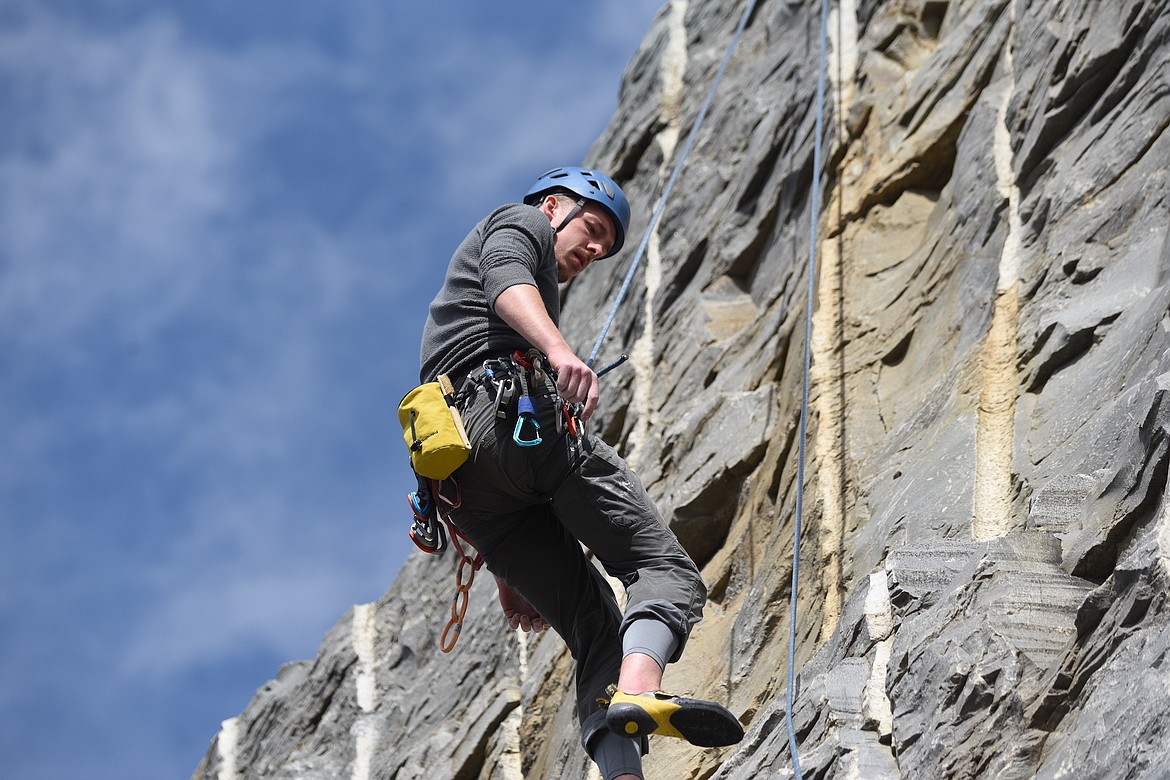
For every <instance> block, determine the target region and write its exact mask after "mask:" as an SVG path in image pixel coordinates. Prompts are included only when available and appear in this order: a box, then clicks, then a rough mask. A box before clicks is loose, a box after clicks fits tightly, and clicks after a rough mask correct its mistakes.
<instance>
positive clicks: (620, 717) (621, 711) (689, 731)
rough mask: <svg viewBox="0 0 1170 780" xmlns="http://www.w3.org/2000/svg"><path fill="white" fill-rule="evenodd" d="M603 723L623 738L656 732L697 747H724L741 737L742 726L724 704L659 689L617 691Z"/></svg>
mask: <svg viewBox="0 0 1170 780" xmlns="http://www.w3.org/2000/svg"><path fill="white" fill-rule="evenodd" d="M605 722H606V724H607V725H608V726H609V728H610V731H613V732H614V733H616V734H621V735H622V736H624V737H642V736H649V735H650V734H659V735H661V736H664V737H677V738H678V739H685V740H686V741H687V742H690V743H691V744H692V745H697V746H699V747H724V746H725V745H734V744H735V743H737V742H739V741H740V740H741V739H743V727H742V726H740V725H739V721H738V720H736V719H735V716H734V715H732V714H731V712H729V711H728V710H727V708H726V707H724V706H723V705H721V704H716V703H715V702H713V701H703V700H702V699H688V698H685V697H683V696H672V695H671V694H669V693H663V692H662V691H657V692H654V691H651V692H649V693H637V694H633V693H622V692H621V691H617V692H616V693H614V694H613V697H612V698H611V699H610V701H609V711H608V712H607V713H606V716H605Z"/></svg>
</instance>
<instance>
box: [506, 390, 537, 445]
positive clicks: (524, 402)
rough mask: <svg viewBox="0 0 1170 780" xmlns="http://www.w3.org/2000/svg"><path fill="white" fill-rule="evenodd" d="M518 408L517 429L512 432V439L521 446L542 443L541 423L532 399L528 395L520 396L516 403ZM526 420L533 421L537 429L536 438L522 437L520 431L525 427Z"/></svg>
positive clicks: (533, 425)
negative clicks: (537, 417)
mask: <svg viewBox="0 0 1170 780" xmlns="http://www.w3.org/2000/svg"><path fill="white" fill-rule="evenodd" d="M516 410H517V414H516V429H515V430H514V431H513V432H512V441H514V442H516V444H518V445H519V446H521V447H535V446H536V445H537V444H540V442H541V441H543V440H542V439H541V438H540V423H539V422H538V421H537V419H536V407H534V406H533V405H532V399H531V398H529V397H528V396H526V395H522V396H520V400H519V402H517V404H516ZM525 420H529V421H531V422H532V427H533V428H534V429H535V430H536V433H535V435H534V438H531V439H522V438H520V431H521V429H522V428H523V427H524V421H525Z"/></svg>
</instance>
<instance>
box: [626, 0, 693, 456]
mask: <svg viewBox="0 0 1170 780" xmlns="http://www.w3.org/2000/svg"><path fill="white" fill-rule="evenodd" d="M686 12H687V2H686V0H671V3H670V13H669V15H668V17H667V31H668V32H667V43H666V51H665V54H664V55H663V57H662V69H661V74H662V102H661V105H660V107H659V112H660V115H661V116H662V119H663V120H664V121H663V129H662V130H661V131H660V132H659V133H658V135H657V136H656V137H655V142H656V143H657V144H658V147H659V148H660V149H661V150H662V167H661V170H660V172H659V179H660V181H663V182H665V180H666V177H668V176H669V175H670V170H671V169H670V167H669V166H673V165H674V164H675V161H674V160H673V159H672V155H673V154H674V150H675V147H676V146H677V145H678V135H679V122H680V121H681V120H680V116H681V113H682V103H683V98H684V96H685V93H684V87H685V85H684V84H683V76H684V75H685V73H686V68H687V36H686V27H685V26H684V25H683V20H684V18H685V17H686ZM655 208H657V205H655ZM626 240H627V241H630V240H631V237H627V239H626ZM645 274H646V298H645V303H644V304H643V306H644V308H645V317H644V322H645V323H646V326H645V330H644V331H643V332H642V335H641V336H640V337H639V338H638V340H637V341H636V342H635V343H634V347H633V349H632V350H630V357H631V358H632V363H633V366H634V371H635V378H634V399H633V408H634V409H636V410H637V413H638V418H637V424H636V425H635V426H634V429H633V431H631V432H630V437H629V446H630V455H629V460H630V465H631V466H632V467H633V468H634V470H635V471H636V470H638V469H639V467H641V466H644V465H645V462H644V461H643V460H642V458H643V457H644V456H645V452H644V450H645V448H644V447H640V446H639V445H640V444H642V443H643V442H645V441H646V436H647V433H648V432H649V430H650V426H651V424H652V423H653V422H654V418H655V417H656V415H655V414H654V412H653V409H654V404H653V401H652V394H653V392H654V380H655V377H654V322H655V319H656V317H655V316H654V297H655V295H656V294H657V292H658V287H659V286H660V285H661V284H662V256H661V255H660V254H659V238H658V225H655V226H654V230H653V231H651V233H650V240H649V241H648V242H647V244H646V267H645Z"/></svg>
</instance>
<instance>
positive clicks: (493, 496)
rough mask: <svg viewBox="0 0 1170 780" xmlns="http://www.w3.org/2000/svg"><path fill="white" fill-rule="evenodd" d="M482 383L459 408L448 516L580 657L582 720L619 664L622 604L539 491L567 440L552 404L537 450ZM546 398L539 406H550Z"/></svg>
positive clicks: (562, 459)
mask: <svg viewBox="0 0 1170 780" xmlns="http://www.w3.org/2000/svg"><path fill="white" fill-rule="evenodd" d="M492 402H493V399H491V398H488V397H487V394H486V392H484V391H483V390H482V389H481V390H479V391H477V394H476V396H475V397H474V398H473V399H472V400H471V402H470V403H469V404H468V405H467V406H466V407H465V409H464V410H463V417H464V422H465V425H466V427H467V430H468V436H469V438H470V439H471V441H472V444H473V451H472V455H471V458H470V459H469V460H468V462H467V463H466V464H464V466H462V467H461V468H460V469H459V470H457V471H456V473H455V475H454V476H455V478H456V480H457V481H458V482H459V485H460V493H461V497H462V506H461V507H460V508H459V509H457V510H455V511H454V512H453V513H452V516H451V517H452V520H453V521H454V522H455V524H456V525H457V526H458V527H459V529H460V530H461V531H462V532H463V533H464V534H466V536H467V537H468V539H470V540H471V542H472V544H474V545H475V547H476V549H477V550H479V552H480V553H481V554H482V555H483V556H484V561H485V563H486V565H487V567H488V569H489V570H490V571H491V572H492V573H493V574H496V575H498V576H500V577H501V578H502V579H504V581H505V582H507V583H508V585H509V586H511V587H513V588H515V589H516V590H517V591H518V592H519V593H520V594H521V595H522V596H523V597H524V598H525V599H526V600H527V601H528V602H529V603H530V604H531V605H532V606H533V607H535V608H536V609H537V610H538V611H539V612H540V614H541V616H542V617H544V618H545V619H546V620H548V621H549V624H550V625H551V626H552V627H553V630H555V631H556V632H557V633H558V634H559V635H560V636H561V637H562V638H563V639H564V641H565V644H566V645H568V647H569V651H570V652H571V653H572V655H573V658H574V659H575V660H576V662H577V713H578V717H579V719H580V720H581V722H582V723H584V722H585V721H586V719H587V718H588V717H589V716H590V715H591V714H592V713H594V712H595V711H597V710H598V709H599V706H600V705H598V704H597V701H596V700H597V699H598V698H599V697H602V696H604V693H605V688H606V686H608V685H609V684H611V683H614V682H616V681H617V677H618V673H619V671H620V667H621V657H622V650H621V640H620V638H619V627H620V624H621V620H622V615H621V611H620V610H619V609H618V606H617V602H616V600H615V599H614V596H613V591H612V589H611V588H610V586H609V583H608V582H606V581H605V579H604V577H603V576H602V575H601V573H600V572H599V571H598V570H597V568H596V567H595V566H594V565H593V564H592V563H591V562H590V561H589V560H588V558H587V557H586V555H585V553H584V551H583V550H582V549H581V545H580V543H579V542H578V541H577V539H576V538H574V536H573V535H572V534H571V533H569V531H568V530H567V529H566V528H565V527H564V526H562V525H561V524H560V523H559V522H557V519H556V517H555V516H554V515H553V514H552V512H551V511H550V504H549V501H548V496H547V495H546V494H544V493H543V492H542V491H541V489H540V483H542V482H543V481H546V480H547V479H548V477H547V476H546V474H547V473H551V472H553V471H557V472H558V473H563V472H565V471H567V469H566V467H565V464H566V463H567V456H566V455H565V452H564V448H565V442H564V441H563V440H562V439H561V437H559V436H557V435H556V434H555V421H554V419H553V418H552V416H551V414H550V413H549V410H547V409H546V410H545V413H544V414H542V427H541V432H542V434H543V438H544V439H545V442H544V443H543V444H542V445H541V446H539V447H530V448H526V447H518V446H517V445H516V444H515V443H514V442H513V441H512V439H511V436H512V430H511V428H512V425H514V423H513V422H511V421H505V420H500V419H498V418H496V417H495V410H494V407H493V406H492ZM547 405H548V404H547V402H546V406H547Z"/></svg>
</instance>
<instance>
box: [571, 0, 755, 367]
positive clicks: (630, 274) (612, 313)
mask: <svg viewBox="0 0 1170 780" xmlns="http://www.w3.org/2000/svg"><path fill="white" fill-rule="evenodd" d="M755 7H756V0H749V2H748V4H747V8H745V9H744V12H743V16H742V17H741V18H740V20H739V26H738V27H737V28H736V30H735V36H734V37H732V39H731V45H729V46H728V47H727V54H725V55H724V56H723V63H722V64H721V65H720V66H719V72H718V73H716V74H715V80H714V81H712V82H711V89H709V90H708V91H707V98H706V100H704V101H703V106H702V108H700V109H699V115H698V116H697V117H695V124H694V125H693V126H692V127H691V132H690V134H688V135H687V140H686V143H685V144H683V149H682V152H680V153H679V156H678V162H677V163H675V165H674V172H673V173H671V174H670V179H669V180H668V181H667V182H666V187H665V188H663V190H662V197H660V198H659V199H658V207H657V208H655V209H654V214H653V216H651V217H650V224H649V225H647V226H646V232H645V233H643V234H642V242H641V243H640V244H638V251H637V252H635V253H634V260H633V262H631V263H630V270H629V271H627V272H626V278H625V280H623V281H622V286H621V289H620V290H618V294H617V298H616V299H615V300H614V302H613V306H612V307H610V310H609V317H608V318H607V319H606V320H605V325H603V326H602V328H601V333H600V334H599V335H598V336H597V341H596V343H594V345H593V351H592V352H590V353H589V359H588V360H586V361H585V365H587V366H589V367H590V368H592V367H593V363H594V362H595V361H596V360H597V354H598V353H599V352H600V351H601V344H602V342H603V341H605V337H606V335H608V334H609V329H610V326H612V325H613V320H614V317H616V316H617V312H618V308H619V307H620V306H621V305H622V301H623V300H625V297H626V291H627V290H629V289H630V282H632V281H633V279H634V273H635V272H636V271H637V270H638V265H639V264H640V263H641V262H642V255H643V254H644V253H645V252H646V245H647V244H649V243H650V235H651V233H653V232H654V227H655V226H656V225H657V224H658V218H659V217H660V216H662V212H663V210H664V209H665V208H666V199H667V198H669V197H670V191H671V190H672V189H674V183H675V181H676V180H677V179H678V175H679V172H680V171H682V167H683V163H684V162H686V159H687V155H688V154H690V153H691V146H692V144H694V142H695V137H696V136H697V135H698V134H699V128H700V127H701V126H702V124H703V120H704V119H705V118H706V116H707V109H708V108H710V107H711V101H712V99H713V98H714V97H715V90H716V89H718V88H719V82H720V81H722V80H723V74H724V72H725V71H726V70H727V64H728V63H729V62H731V55H732V54H733V53H734V52H735V47H736V46H737V45H738V44H739V39H740V37H741V36H742V35H743V30H744V28H745V27H747V23H748V19H750V18H751V15H752V11H753V10H754V9H755Z"/></svg>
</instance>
